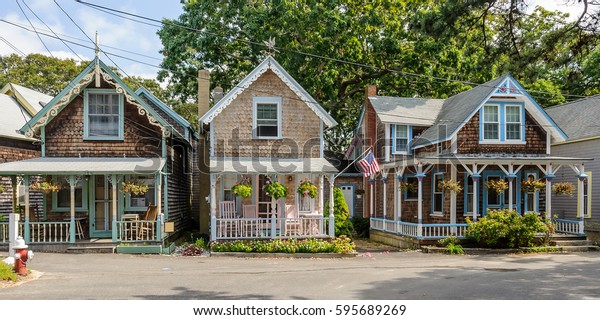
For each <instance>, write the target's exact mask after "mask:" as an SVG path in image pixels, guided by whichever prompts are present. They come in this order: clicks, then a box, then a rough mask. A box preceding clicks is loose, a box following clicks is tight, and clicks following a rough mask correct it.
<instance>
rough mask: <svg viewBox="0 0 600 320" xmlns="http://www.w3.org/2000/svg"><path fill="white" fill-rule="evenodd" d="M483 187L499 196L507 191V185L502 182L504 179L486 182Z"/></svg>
mask: <svg viewBox="0 0 600 320" xmlns="http://www.w3.org/2000/svg"><path fill="white" fill-rule="evenodd" d="M485 187H486V188H487V189H488V190H494V191H495V192H496V193H498V194H500V193H502V192H504V190H506V189H508V183H507V182H506V181H504V179H498V180H488V182H486V183H485Z"/></svg>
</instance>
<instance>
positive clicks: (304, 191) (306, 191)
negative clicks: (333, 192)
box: [296, 179, 318, 199]
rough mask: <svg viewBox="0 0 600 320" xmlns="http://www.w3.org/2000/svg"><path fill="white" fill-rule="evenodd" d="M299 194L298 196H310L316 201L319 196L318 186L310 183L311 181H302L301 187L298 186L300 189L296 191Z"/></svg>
mask: <svg viewBox="0 0 600 320" xmlns="http://www.w3.org/2000/svg"><path fill="white" fill-rule="evenodd" d="M296 191H297V192H298V194H300V195H303V196H308V197H311V198H312V199H314V198H315V197H316V196H317V192H318V190H317V186H316V185H315V184H314V183H312V182H310V180H308V179H306V180H301V182H300V185H299V186H298V189H297V190H296Z"/></svg>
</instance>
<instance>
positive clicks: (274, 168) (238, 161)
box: [210, 158, 338, 174]
mask: <svg viewBox="0 0 600 320" xmlns="http://www.w3.org/2000/svg"><path fill="white" fill-rule="evenodd" d="M210 172H211V173H260V174H276V173H283V174H286V173H337V172H338V170H337V169H336V168H335V166H334V165H332V164H331V163H330V162H329V161H327V160H325V159H324V158H303V159H286V158H218V159H217V158H212V159H210Z"/></svg>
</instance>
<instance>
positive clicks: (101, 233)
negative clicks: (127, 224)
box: [90, 175, 113, 238]
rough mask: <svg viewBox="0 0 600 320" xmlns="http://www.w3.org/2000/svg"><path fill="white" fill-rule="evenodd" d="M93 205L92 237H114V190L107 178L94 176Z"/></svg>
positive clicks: (91, 219)
mask: <svg viewBox="0 0 600 320" xmlns="http://www.w3.org/2000/svg"><path fill="white" fill-rule="evenodd" d="M93 179H94V183H93V188H92V197H91V198H92V203H91V208H92V210H90V211H91V216H90V230H91V236H92V237H97V238H110V237H111V236H112V217H113V215H112V207H113V206H112V188H111V184H110V182H109V180H108V179H107V176H104V175H97V176H93Z"/></svg>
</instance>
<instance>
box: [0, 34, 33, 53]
mask: <svg viewBox="0 0 600 320" xmlns="http://www.w3.org/2000/svg"><path fill="white" fill-rule="evenodd" d="M0 40H1V41H2V42H4V43H6V45H7V46H9V47H10V48H11V49H13V50H15V52H17V53H18V54H19V55H20V56H22V57H25V56H27V55H26V54H25V53H24V52H23V51H21V50H19V48H17V47H15V46H14V45H13V44H12V43H10V41H8V40H6V39H4V37H2V36H0Z"/></svg>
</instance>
